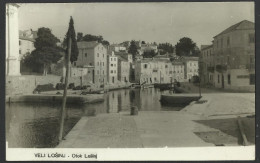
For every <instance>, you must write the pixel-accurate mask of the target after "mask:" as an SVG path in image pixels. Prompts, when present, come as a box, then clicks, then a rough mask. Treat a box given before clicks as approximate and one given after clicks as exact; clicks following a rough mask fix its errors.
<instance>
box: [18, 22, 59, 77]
mask: <svg viewBox="0 0 260 163" xmlns="http://www.w3.org/2000/svg"><path fill="white" fill-rule="evenodd" d="M57 42H59V39H58V38H57V37H55V36H54V35H53V34H52V33H51V30H50V29H49V28H44V27H42V28H39V29H38V31H37V38H36V39H35V43H34V47H35V50H33V51H32V52H31V54H30V55H26V56H25V58H24V60H23V62H24V63H25V64H26V65H27V66H28V67H30V68H32V69H33V68H34V67H39V66H42V67H43V74H44V75H47V71H48V69H49V67H50V65H51V64H52V63H57V61H58V60H60V58H61V57H62V54H63V53H64V50H63V49H62V48H60V47H58V46H57Z"/></svg>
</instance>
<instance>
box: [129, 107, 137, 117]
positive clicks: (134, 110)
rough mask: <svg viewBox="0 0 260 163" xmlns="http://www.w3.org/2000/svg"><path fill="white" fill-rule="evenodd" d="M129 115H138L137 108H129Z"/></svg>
mask: <svg viewBox="0 0 260 163" xmlns="http://www.w3.org/2000/svg"><path fill="white" fill-rule="evenodd" d="M130 115H138V108H137V107H136V106H132V107H131V113H130Z"/></svg>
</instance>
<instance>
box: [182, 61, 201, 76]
mask: <svg viewBox="0 0 260 163" xmlns="http://www.w3.org/2000/svg"><path fill="white" fill-rule="evenodd" d="M183 63H184V79H185V81H191V80H192V77H193V76H198V75H199V57H183Z"/></svg>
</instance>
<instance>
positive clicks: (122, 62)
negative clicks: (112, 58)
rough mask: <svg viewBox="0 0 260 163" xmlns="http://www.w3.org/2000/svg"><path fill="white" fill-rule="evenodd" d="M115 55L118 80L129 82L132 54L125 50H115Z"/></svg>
mask: <svg viewBox="0 0 260 163" xmlns="http://www.w3.org/2000/svg"><path fill="white" fill-rule="evenodd" d="M115 55H116V56H117V57H118V80H119V81H121V82H129V81H130V71H131V65H132V62H133V59H132V55H131V54H129V53H126V52H116V53H115Z"/></svg>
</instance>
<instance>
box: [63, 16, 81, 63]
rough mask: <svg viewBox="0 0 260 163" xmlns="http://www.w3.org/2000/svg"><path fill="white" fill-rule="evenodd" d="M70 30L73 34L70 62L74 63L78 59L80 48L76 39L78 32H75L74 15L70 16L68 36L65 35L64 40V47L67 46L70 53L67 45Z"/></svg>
mask: <svg viewBox="0 0 260 163" xmlns="http://www.w3.org/2000/svg"><path fill="white" fill-rule="evenodd" d="M69 31H70V35H71V56H70V62H71V63H73V62H74V61H76V60H77V59H78V55H79V49H78V45H77V41H76V33H75V29H74V21H73V18H72V17H70V23H69V30H68V32H67V33H66V36H65V38H64V41H63V45H64V47H66V54H68V47H67V45H68V39H69ZM65 59H67V55H65Z"/></svg>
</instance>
